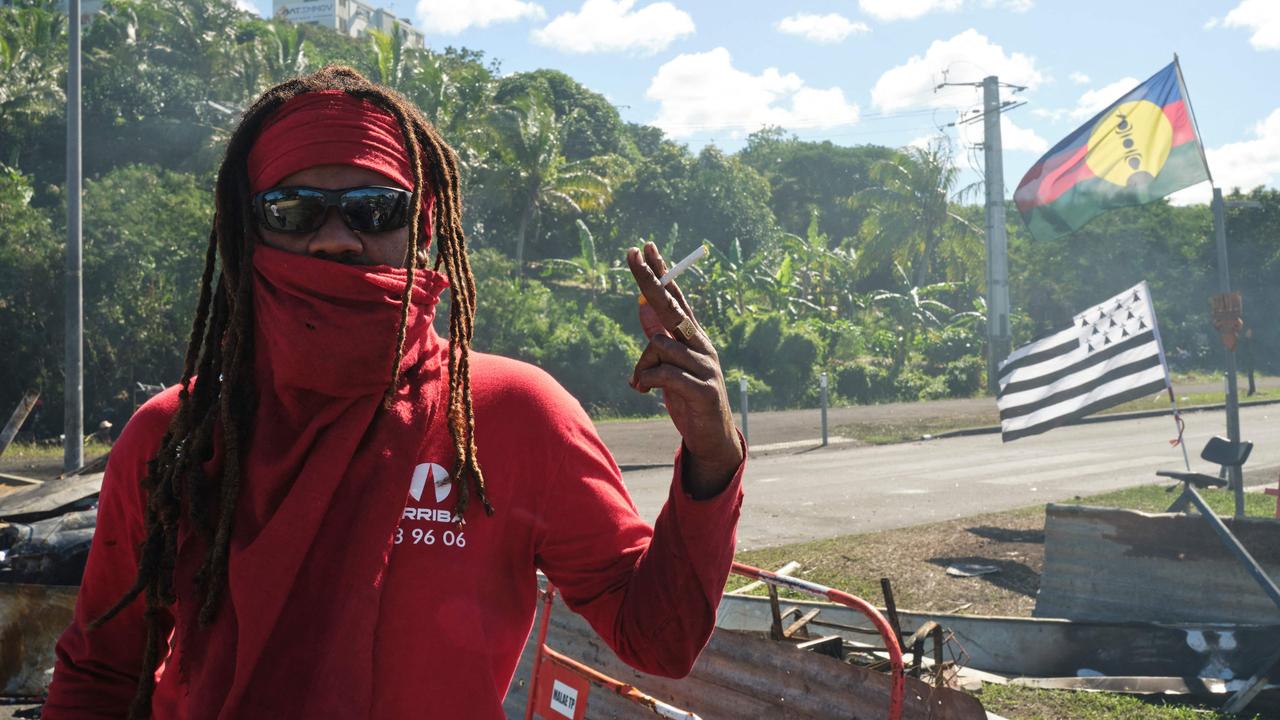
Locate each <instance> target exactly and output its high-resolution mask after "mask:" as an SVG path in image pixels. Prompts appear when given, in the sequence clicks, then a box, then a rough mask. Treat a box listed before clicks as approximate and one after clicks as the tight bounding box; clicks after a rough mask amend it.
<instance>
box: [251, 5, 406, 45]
mask: <svg viewBox="0 0 1280 720" xmlns="http://www.w3.org/2000/svg"><path fill="white" fill-rule="evenodd" d="M271 14H272V16H273V17H276V18H278V19H281V20H288V21H289V22H295V23H311V24H313V25H323V26H325V27H327V28H333V29H334V30H337V31H338V32H340V33H342V34H344V35H350V36H351V37H364V36H365V35H367V34H368V32H369V31H370V30H379V31H382V32H384V33H387V34H388V35H399V36H400V37H401V38H403V40H404V44H405V47H419V48H420V47H425V46H426V37H425V36H424V35H423V34H422V32H421V31H419V30H418V29H417V28H415V27H413V25H411V24H410V23H409V21H408V20H406V19H404V18H398V17H396V16H395V15H394V14H392V13H391V12H389V11H387V10H383V9H381V8H374V7H372V6H370V5H366V4H365V3H363V2H360V0H272V6H271Z"/></svg>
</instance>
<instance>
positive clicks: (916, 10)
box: [858, 0, 964, 21]
mask: <svg viewBox="0 0 1280 720" xmlns="http://www.w3.org/2000/svg"><path fill="white" fill-rule="evenodd" d="M963 4H964V0H858V7H859V8H861V9H862V12H864V13H866V14H868V15H870V16H871V17H873V18H875V19H877V20H883V21H889V20H914V19H916V18H918V17H920V16H921V15H925V14H927V13H931V12H936V11H944V12H950V11H955V10H959V9H960V6H961V5H963Z"/></svg>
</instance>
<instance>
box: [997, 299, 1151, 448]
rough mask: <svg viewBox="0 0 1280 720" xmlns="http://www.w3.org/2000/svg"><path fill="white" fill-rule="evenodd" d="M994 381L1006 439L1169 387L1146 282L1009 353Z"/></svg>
mask: <svg viewBox="0 0 1280 720" xmlns="http://www.w3.org/2000/svg"><path fill="white" fill-rule="evenodd" d="M999 383H1000V386H999V387H1000V389H999V391H998V392H997V394H996V405H997V406H998V407H999V408H1000V432H1001V436H1002V437H1003V439H1004V441H1005V442H1009V441H1010V440H1017V439H1018V438H1020V437H1026V436H1027V435H1036V434H1038V433H1042V432H1045V431H1046V430H1051V429H1053V428H1055V427H1058V426H1059V425H1063V424H1066V423H1068V422H1070V421H1072V420H1075V419H1078V418H1082V417H1084V416H1086V415H1089V414H1090V413H1095V412H1098V411H1099V410H1105V409H1106V408H1109V407H1111V406H1113V405H1119V404H1120V403H1123V402H1128V401H1130V400H1134V399H1137V398H1140V397H1143V396H1146V395H1151V394H1153V393H1156V392H1159V391H1161V390H1166V389H1168V388H1170V387H1171V386H1170V384H1169V368H1168V364H1167V363H1166V362H1165V358H1164V347H1163V346H1162V345H1161V344H1160V330H1159V328H1158V327H1157V326H1156V312H1155V308H1153V307H1152V305H1151V293H1150V291H1149V290H1148V288H1147V283H1146V281H1143V282H1141V283H1139V284H1137V285H1134V286H1133V287H1131V288H1129V289H1128V290H1125V291H1124V292H1122V293H1120V294H1119V295H1116V296H1115V297H1113V298H1111V299H1109V300H1107V301H1106V302H1104V303H1102V304H1101V305H1096V306H1094V307H1092V308H1089V309H1088V310H1085V311H1084V312H1082V313H1080V314H1079V315H1076V316H1075V320H1074V321H1073V322H1072V325H1071V327H1069V328H1067V329H1066V330H1063V331H1061V332H1058V333H1054V334H1053V335H1050V336H1049V337H1046V338H1042V339H1040V340H1037V341H1035V342H1033V343H1031V344H1030V345H1024V346H1022V347H1020V348H1018V349H1017V350H1014V351H1013V353H1012V354H1010V355H1009V357H1008V358H1007V359H1006V360H1005V361H1004V362H1002V363H1000V372H999Z"/></svg>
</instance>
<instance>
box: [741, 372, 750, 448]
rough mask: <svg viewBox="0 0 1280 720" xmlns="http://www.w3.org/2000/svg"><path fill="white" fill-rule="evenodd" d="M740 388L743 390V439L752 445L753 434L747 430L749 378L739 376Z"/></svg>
mask: <svg viewBox="0 0 1280 720" xmlns="http://www.w3.org/2000/svg"><path fill="white" fill-rule="evenodd" d="M738 390H740V391H742V439H743V440H745V441H746V443H747V446H748V447H750V446H751V435H750V434H749V433H748V432H747V379H746V378H744V377H742V378H738Z"/></svg>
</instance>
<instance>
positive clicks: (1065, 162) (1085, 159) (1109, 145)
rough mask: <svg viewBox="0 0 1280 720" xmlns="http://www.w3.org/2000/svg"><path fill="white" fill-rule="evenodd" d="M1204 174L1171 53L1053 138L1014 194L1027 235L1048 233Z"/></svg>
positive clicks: (1206, 169)
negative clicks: (1067, 131) (1091, 114)
mask: <svg viewBox="0 0 1280 720" xmlns="http://www.w3.org/2000/svg"><path fill="white" fill-rule="evenodd" d="M1208 179H1209V167H1208V164H1207V163H1206V162H1205V159H1204V148H1203V145H1202V144H1201V143H1200V137H1199V134H1198V133H1197V132H1196V123H1195V116H1194V115H1192V113H1191V102H1190V100H1189V99H1188V97H1187V88H1186V85H1185V84H1184V83H1183V82H1182V70H1181V68H1180V67H1179V66H1178V61H1177V59H1176V58H1175V59H1174V61H1173V62H1172V63H1170V64H1169V65H1168V67H1166V68H1164V69H1163V70H1161V71H1160V72H1158V73H1156V74H1155V75H1152V76H1151V77H1150V78H1148V79H1147V81H1146V82H1144V83H1142V84H1140V85H1138V86H1137V87H1135V88H1134V89H1132V90H1130V91H1129V92H1127V93H1125V94H1124V95H1123V96H1122V97H1120V98H1119V99H1117V100H1116V101H1115V102H1113V103H1111V105H1110V106H1109V107H1107V109H1105V110H1103V111H1102V112H1100V113H1098V114H1097V115H1095V116H1094V117H1093V119H1092V120H1090V121H1089V122H1087V123H1085V124H1084V125H1083V126H1081V127H1080V128H1079V129H1077V130H1076V131H1075V132H1073V133H1071V134H1070V135H1068V136H1067V137H1065V138H1063V140H1062V141H1061V142H1059V143H1058V144H1057V145H1054V146H1053V149H1051V150H1049V152H1047V153H1045V155H1044V157H1042V158H1040V159H1039V160H1037V161H1036V164H1035V165H1032V166H1031V169H1030V170H1028V171H1027V174H1026V176H1025V177H1023V178H1022V182H1020V183H1018V189H1017V190H1016V191H1015V192H1014V193H1013V199H1014V202H1015V203H1017V205H1018V212H1020V213H1022V219H1023V220H1024V221H1026V223H1027V229H1029V230H1030V231H1031V234H1032V235H1033V236H1034V237H1036V238H1037V239H1039V240H1052V239H1053V238H1056V237H1058V236H1060V235H1065V234H1067V233H1069V232H1071V231H1073V230H1077V229H1079V228H1080V227H1083V226H1084V224H1085V223H1087V222H1089V221H1090V220H1092V219H1093V218H1095V217H1097V216H1098V215H1101V214H1102V213H1104V212H1106V211H1107V210H1111V209H1112V208H1118V207H1125V206H1127V205H1141V204H1143V203H1149V202H1152V201H1153V200H1158V199H1160V198H1162V197H1164V196H1166V195H1168V194H1169V193H1172V192H1174V191H1175V190H1181V189H1182V188H1184V187H1188V186H1190V185H1195V184H1196V183H1198V182H1201V181H1203V180H1208Z"/></svg>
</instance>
